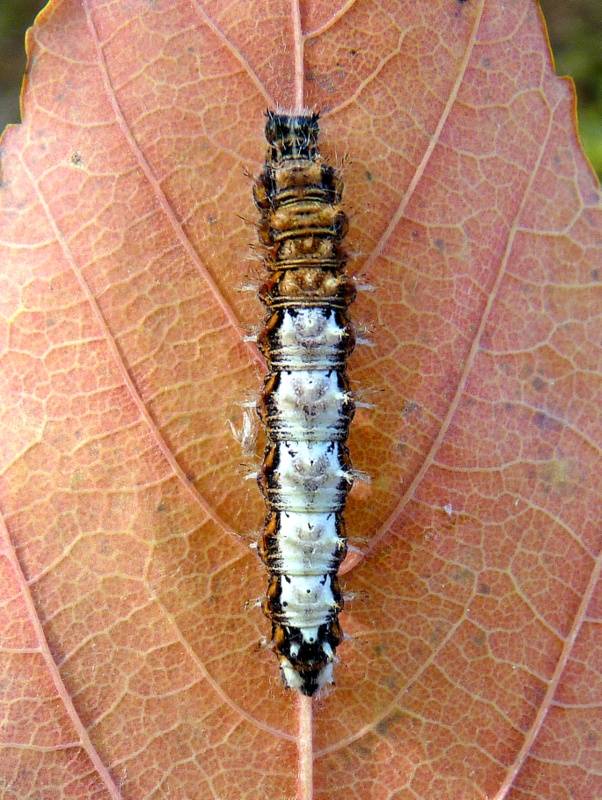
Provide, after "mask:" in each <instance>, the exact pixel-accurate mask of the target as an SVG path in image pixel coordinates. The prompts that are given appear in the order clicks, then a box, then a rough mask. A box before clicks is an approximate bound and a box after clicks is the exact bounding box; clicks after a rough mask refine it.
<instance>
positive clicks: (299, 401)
mask: <svg viewBox="0 0 602 800" xmlns="http://www.w3.org/2000/svg"><path fill="white" fill-rule="evenodd" d="M265 133H266V139H267V141H268V150H267V156H266V160H265V164H264V168H263V171H262V172H261V174H260V175H259V177H258V178H257V179H256V181H255V184H254V192H253V193H254V198H255V203H256V205H257V207H258V208H259V210H260V212H261V218H260V224H259V239H260V243H261V245H262V247H263V249H264V256H265V263H266V266H267V269H268V270H269V273H270V274H269V277H268V279H267V281H266V282H265V283H264V285H263V286H262V287H261V289H260V291H259V297H260V299H261V301H262V302H263V303H264V304H265V306H266V307H267V317H266V320H265V323H264V327H263V329H262V330H261V332H260V333H259V336H258V344H259V347H260V348H261V351H262V353H263V355H264V356H265V359H266V362H267V368H268V372H267V375H266V377H265V382H264V386H263V392H262V395H261V400H260V403H259V407H258V410H259V415H260V418H261V420H262V422H263V424H264V426H265V430H266V437H267V445H266V450H265V454H264V461H263V466H262V468H261V470H260V472H259V475H258V482H259V485H260V488H261V490H262V492H263V494H264V497H265V501H266V505H267V514H266V521H265V527H264V530H263V533H262V535H261V538H260V541H259V544H258V550H259V554H260V556H261V558H262V560H263V562H264V563H265V565H266V567H267V569H268V571H269V585H268V591H267V597H266V598H265V600H264V602H263V610H264V612H265V614H266V616H267V617H269V619H270V620H271V623H272V641H273V645H274V649H275V651H276V654H277V656H278V659H279V662H280V669H281V672H282V677H283V680H284V682H285V684H286V685H287V686H288V687H290V688H293V689H298V690H299V691H301V692H303V693H304V694H307V695H312V694H314V692H316V691H317V690H318V689H320V688H321V687H323V686H325V685H327V684H329V683H333V661H334V655H335V650H336V648H337V646H338V644H339V643H340V641H341V638H342V634H341V629H340V626H339V622H338V615H339V612H340V611H341V609H342V607H343V599H342V596H341V591H340V588H339V583H338V579H337V571H338V568H339V565H340V563H341V561H342V559H343V558H344V556H345V553H346V551H347V538H346V535H345V527H344V523H343V510H344V506H345V501H346V498H347V493H348V492H349V489H350V488H351V485H352V482H353V471H352V469H351V464H350V461H349V454H348V450H347V446H346V441H347V436H348V432H349V425H350V423H351V420H352V418H353V414H354V411H355V404H354V400H353V395H352V393H351V391H350V387H349V381H348V378H347V373H346V362H347V359H348V357H349V355H350V353H351V351H352V350H353V347H354V342H355V338H354V333H353V328H352V326H351V323H350V321H349V319H348V317H347V307H348V306H349V304H350V303H351V302H352V301H353V300H354V298H355V287H354V285H353V282H352V280H351V278H350V277H349V276H348V275H346V274H345V272H344V269H345V262H346V256H345V253H344V251H343V249H342V246H341V241H342V239H343V237H344V236H345V233H346V230H347V217H346V215H345V213H344V211H343V210H342V208H341V196H342V189H343V187H342V181H341V179H340V177H339V175H338V174H337V172H336V170H335V169H334V168H333V167H332V166H330V165H328V164H325V163H324V162H323V161H322V159H321V157H320V154H319V150H318V133H319V127H318V114H298V115H294V114H293V115H289V114H281V113H276V112H273V111H268V112H267V120H266V129H265Z"/></svg>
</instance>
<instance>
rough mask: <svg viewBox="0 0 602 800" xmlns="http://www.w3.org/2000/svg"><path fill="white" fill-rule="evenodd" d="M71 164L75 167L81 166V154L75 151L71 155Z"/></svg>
mask: <svg viewBox="0 0 602 800" xmlns="http://www.w3.org/2000/svg"><path fill="white" fill-rule="evenodd" d="M71 163H72V164H73V165H74V166H75V167H79V166H80V165H81V164H82V157H81V153H78V152H77V150H76V151H75V152H74V153H71Z"/></svg>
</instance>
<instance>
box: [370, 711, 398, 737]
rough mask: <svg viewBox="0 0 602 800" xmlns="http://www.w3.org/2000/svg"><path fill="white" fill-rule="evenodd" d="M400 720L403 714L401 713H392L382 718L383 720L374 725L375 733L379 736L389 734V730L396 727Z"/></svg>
mask: <svg viewBox="0 0 602 800" xmlns="http://www.w3.org/2000/svg"><path fill="white" fill-rule="evenodd" d="M402 718H403V714H402V713H401V711H393V712H392V713H391V714H388V715H387V716H386V717H384V719H381V720H380V722H377V723H376V732H377V733H379V734H380V735H381V736H387V735H388V734H389V728H391V726H393V725H396V724H397V723H398V722H399V721H400V720H401V719H402Z"/></svg>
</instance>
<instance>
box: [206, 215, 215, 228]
mask: <svg viewBox="0 0 602 800" xmlns="http://www.w3.org/2000/svg"><path fill="white" fill-rule="evenodd" d="M207 222H208V223H209V224H210V225H213V224H214V223H215V222H217V217H216V216H215V214H207Z"/></svg>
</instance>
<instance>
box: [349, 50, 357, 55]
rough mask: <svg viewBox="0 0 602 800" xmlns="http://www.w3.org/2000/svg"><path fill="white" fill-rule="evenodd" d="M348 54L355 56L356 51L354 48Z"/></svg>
mask: <svg viewBox="0 0 602 800" xmlns="http://www.w3.org/2000/svg"><path fill="white" fill-rule="evenodd" d="M349 52H350V53H351V55H352V56H356V55H357V50H356V49H355V48H354V49H353V50H350V51H349Z"/></svg>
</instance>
